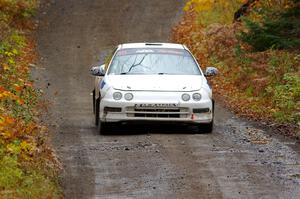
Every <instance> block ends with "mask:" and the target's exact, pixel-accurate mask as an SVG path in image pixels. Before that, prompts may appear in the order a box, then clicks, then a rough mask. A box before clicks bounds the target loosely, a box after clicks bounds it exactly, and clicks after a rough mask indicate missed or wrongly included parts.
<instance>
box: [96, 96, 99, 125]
mask: <svg viewBox="0 0 300 199" xmlns="http://www.w3.org/2000/svg"><path fill="white" fill-rule="evenodd" d="M99 113H100V98H97V99H96V100H95V125H96V126H98V125H99Z"/></svg>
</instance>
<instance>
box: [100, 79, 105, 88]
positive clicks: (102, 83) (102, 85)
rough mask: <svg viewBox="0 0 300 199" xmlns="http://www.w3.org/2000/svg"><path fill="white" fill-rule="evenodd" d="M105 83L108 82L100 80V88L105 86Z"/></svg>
mask: <svg viewBox="0 0 300 199" xmlns="http://www.w3.org/2000/svg"><path fill="white" fill-rule="evenodd" d="M105 84H106V83H105V81H104V80H102V81H101V82H100V89H102V88H104V86H105Z"/></svg>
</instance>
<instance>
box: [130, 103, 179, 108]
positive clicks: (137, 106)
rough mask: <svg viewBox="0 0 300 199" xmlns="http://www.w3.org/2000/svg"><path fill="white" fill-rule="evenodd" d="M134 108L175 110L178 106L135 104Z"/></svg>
mask: <svg viewBox="0 0 300 199" xmlns="http://www.w3.org/2000/svg"><path fill="white" fill-rule="evenodd" d="M134 107H135V108H176V107H178V104H175V103H174V104H135V105H134Z"/></svg>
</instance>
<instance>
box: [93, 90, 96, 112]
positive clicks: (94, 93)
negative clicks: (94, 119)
mask: <svg viewBox="0 0 300 199" xmlns="http://www.w3.org/2000/svg"><path fill="white" fill-rule="evenodd" d="M95 106H96V91H95V89H94V90H93V113H94V114H95V112H96V109H95Z"/></svg>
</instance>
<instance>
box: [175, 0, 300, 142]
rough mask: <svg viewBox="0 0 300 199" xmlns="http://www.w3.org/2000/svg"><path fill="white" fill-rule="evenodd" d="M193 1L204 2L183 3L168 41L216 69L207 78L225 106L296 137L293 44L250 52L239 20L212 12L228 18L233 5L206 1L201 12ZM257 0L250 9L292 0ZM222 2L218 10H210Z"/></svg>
mask: <svg viewBox="0 0 300 199" xmlns="http://www.w3.org/2000/svg"><path fill="white" fill-rule="evenodd" d="M274 1H276V0H274ZM197 2H198V3H199V2H200V5H201V4H202V3H203V2H205V1H200V0H191V1H189V2H188V3H187V5H188V7H186V9H185V14H184V17H183V19H182V21H181V22H180V23H179V24H178V25H177V26H176V27H174V29H173V33H172V41H174V42H178V43H184V44H186V45H187V46H188V47H189V49H191V51H192V52H193V54H194V55H195V56H196V58H197V59H198V61H199V62H200V63H201V65H202V67H206V66H210V65H214V66H216V67H217V68H218V69H219V71H220V74H219V75H218V76H217V77H215V78H213V79H211V82H212V83H213V85H214V89H215V93H217V95H218V96H219V98H220V100H221V101H223V102H224V103H225V104H226V105H227V106H228V107H230V108H231V110H233V111H234V112H236V113H238V114H240V115H243V116H246V117H251V118H253V119H259V120H263V121H264V122H266V123H272V124H276V125H278V126H289V127H292V128H290V129H292V130H291V131H293V132H294V135H295V132H296V136H298V137H299V136H300V132H299V125H300V71H299V68H300V67H299V66H300V54H299V49H297V48H296V49H295V48H293V49H275V48H270V49H267V50H265V51H262V52H257V51H254V50H253V48H252V46H250V45H249V44H247V43H246V42H244V41H242V38H241V34H242V33H248V32H249V29H248V27H247V26H246V24H245V23H244V22H235V23H233V22H232V21H231V22H229V20H227V18H228V17H225V19H226V20H224V19H220V17H217V15H215V12H221V13H222V14H224V16H231V18H232V19H233V16H234V11H235V9H226V6H227V5H225V4H222V3H221V1H220V2H214V3H212V4H213V5H212V6H211V8H212V9H210V8H207V9H206V10H205V14H203V12H202V11H201V9H200V11H199V8H197V6H199V5H197ZM210 2H212V1H210ZM260 2H261V3H260V4H259V5H256V6H257V8H254V9H257V10H259V11H260V12H262V10H263V9H266V7H268V6H269V7H268V8H269V9H274V10H277V9H281V10H282V8H283V7H284V8H285V7H286V8H287V9H288V8H289V6H290V5H291V3H292V2H291V1H289V0H284V1H281V3H282V4H283V5H278V4H275V5H276V6H274V7H272V5H268V3H270V1H267V0H261V1H260ZM273 3H274V2H273ZM236 4H240V5H241V2H239V1H237V0H236ZM236 4H233V5H236ZM222 6H223V9H217V10H216V9H213V8H214V7H222ZM270 6H271V7H270ZM233 7H234V6H233ZM218 10H219V11H218ZM220 10H223V12H222V11H220ZM210 13H211V15H210ZM206 15H207V16H208V17H206ZM261 15H262V14H261V13H259V14H253V13H251V14H250V15H249V16H248V17H247V19H249V20H254V21H255V20H256V21H259V20H260V19H262V18H263V17H262V16H261ZM199 17H200V18H201V20H200V22H199ZM211 18H213V20H212V19H211ZM244 19H245V18H244ZM202 21H209V22H210V21H211V23H202Z"/></svg>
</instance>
